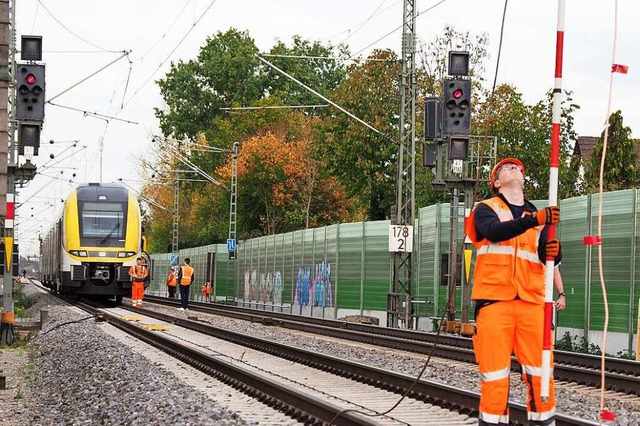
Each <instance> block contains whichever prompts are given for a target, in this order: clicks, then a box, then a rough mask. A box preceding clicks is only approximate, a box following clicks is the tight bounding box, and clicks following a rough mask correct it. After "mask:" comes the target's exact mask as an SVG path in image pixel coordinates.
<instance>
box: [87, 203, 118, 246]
mask: <svg viewBox="0 0 640 426" xmlns="http://www.w3.org/2000/svg"><path fill="white" fill-rule="evenodd" d="M123 207H124V206H123V205H122V204H121V203H84V205H83V206H82V207H81V211H80V217H81V237H82V238H92V239H94V238H99V239H100V240H99V241H97V245H111V244H108V243H109V242H110V241H113V240H121V241H122V240H123V239H124V235H125V231H126V229H125V228H126V222H125V212H124V208H123ZM92 245H93V244H92Z"/></svg>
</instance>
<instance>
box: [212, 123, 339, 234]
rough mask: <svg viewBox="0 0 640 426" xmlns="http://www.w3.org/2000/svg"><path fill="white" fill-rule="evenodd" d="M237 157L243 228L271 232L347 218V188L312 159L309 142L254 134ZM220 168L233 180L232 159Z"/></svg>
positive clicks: (286, 230)
mask: <svg viewBox="0 0 640 426" xmlns="http://www.w3.org/2000/svg"><path fill="white" fill-rule="evenodd" d="M237 161H238V216H239V218H241V219H239V220H241V221H243V222H245V226H244V228H245V229H254V228H255V227H259V228H260V229H261V230H262V232H263V233H264V234H267V235H271V234H276V233H281V232H288V231H293V230H296V229H303V228H305V227H315V226H322V225H328V224H332V223H336V222H339V221H340V220H342V219H343V218H345V217H347V218H348V215H349V202H348V200H347V197H346V194H345V192H344V190H342V188H341V186H340V185H339V184H338V183H337V181H336V179H335V178H332V177H330V176H327V175H325V174H324V173H323V172H322V171H321V170H320V169H319V167H318V165H317V164H316V163H315V160H313V159H311V157H310V155H309V143H308V142H307V141H305V140H300V141H286V140H284V139H283V138H279V137H277V136H275V135H274V134H272V133H267V134H265V135H263V136H255V137H253V138H250V139H247V140H246V141H243V142H242V143H241V146H240V153H239V155H238V160H237ZM218 173H219V174H220V175H221V176H223V177H224V178H225V179H229V178H230V175H231V165H230V163H227V164H225V165H223V166H222V167H220V168H219V169H218ZM255 220H257V221H258V223H247V222H250V221H255Z"/></svg>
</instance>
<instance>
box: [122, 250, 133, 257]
mask: <svg viewBox="0 0 640 426" xmlns="http://www.w3.org/2000/svg"><path fill="white" fill-rule="evenodd" d="M135 254H136V252H135V251H119V252H118V257H131V256H135Z"/></svg>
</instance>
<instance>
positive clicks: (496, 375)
mask: <svg viewBox="0 0 640 426" xmlns="http://www.w3.org/2000/svg"><path fill="white" fill-rule="evenodd" d="M510 371H511V370H510V369H509V367H507V368H504V369H502V370H496V371H489V372H487V373H480V381H481V382H494V381H496V380H503V379H506V378H508V377H509V372H510Z"/></svg>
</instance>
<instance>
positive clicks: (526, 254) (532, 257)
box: [517, 250, 541, 263]
mask: <svg viewBox="0 0 640 426" xmlns="http://www.w3.org/2000/svg"><path fill="white" fill-rule="evenodd" d="M517 256H518V257H519V258H521V259H524V260H528V261H529V262H533V263H541V262H540V257H538V254H537V253H531V252H530V251H525V250H518V253H517Z"/></svg>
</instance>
